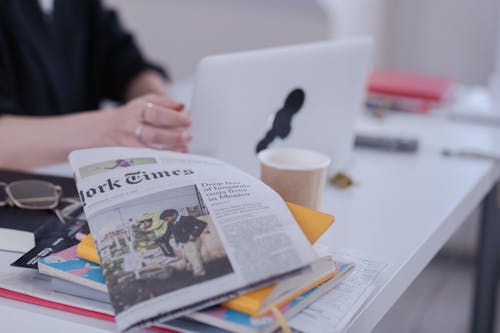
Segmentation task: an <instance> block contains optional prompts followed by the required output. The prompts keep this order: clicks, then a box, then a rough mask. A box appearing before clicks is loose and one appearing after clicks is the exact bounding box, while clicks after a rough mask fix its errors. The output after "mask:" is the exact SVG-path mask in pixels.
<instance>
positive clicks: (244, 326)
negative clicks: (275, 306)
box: [187, 261, 353, 333]
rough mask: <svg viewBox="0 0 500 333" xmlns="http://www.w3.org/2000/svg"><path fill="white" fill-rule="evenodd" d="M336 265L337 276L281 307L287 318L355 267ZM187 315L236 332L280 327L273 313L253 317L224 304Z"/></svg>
mask: <svg viewBox="0 0 500 333" xmlns="http://www.w3.org/2000/svg"><path fill="white" fill-rule="evenodd" d="M334 265H335V269H336V271H337V272H338V274H337V275H336V276H335V277H333V278H331V279H330V280H328V281H326V282H324V283H323V284H321V285H319V286H317V287H314V288H313V289H310V290H309V291H307V292H305V293H303V294H302V295H300V296H299V297H297V298H295V299H293V300H292V301H290V302H288V303H286V304H285V305H283V306H281V307H280V308H279V310H280V312H281V313H282V314H283V316H284V317H285V319H289V318H291V317H292V316H293V315H295V314H296V313H298V312H299V311H300V310H302V309H303V308H305V307H306V306H308V305H309V304H311V303H312V302H314V301H315V300H316V299H318V298H319V297H320V296H322V295H323V294H325V293H326V292H328V291H329V290H331V289H332V288H334V287H335V286H336V285H337V284H338V283H340V281H342V279H343V277H345V275H346V273H347V272H348V271H349V270H350V269H351V268H352V267H353V265H352V264H351V263H344V262H338V261H334ZM187 317H188V318H191V319H194V320H197V321H199V322H202V323H205V324H208V325H213V326H216V327H220V328H223V329H227V330H231V331H234V332H248V333H264V332H272V331H274V330H275V329H276V328H277V327H278V323H277V321H276V319H275V317H274V315H272V314H269V315H265V316H262V317H253V316H250V315H248V314H245V313H242V312H239V311H235V310H233V309H229V308H224V307H222V306H214V307H211V308H209V309H206V310H202V311H199V312H196V313H193V314H189V315H187Z"/></svg>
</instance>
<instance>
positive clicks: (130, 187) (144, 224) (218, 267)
mask: <svg viewBox="0 0 500 333" xmlns="http://www.w3.org/2000/svg"><path fill="white" fill-rule="evenodd" d="M69 159H70V163H71V166H72V167H73V170H74V172H75V179H76V182H77V188H78V193H79V195H80V199H81V201H82V202H83V203H84V210H85V214H86V216H87V219H88V223H89V226H90V229H91V232H92V234H93V235H94V240H95V242H96V247H97V250H98V253H99V257H100V261H101V266H102V270H103V275H104V277H105V280H106V285H107V288H108V290H109V294H110V299H111V303H112V305H113V308H114V311H115V314H116V324H117V326H118V329H119V330H121V331H124V330H128V329H130V328H133V327H138V326H145V325H150V324H153V323H155V322H159V321H165V320H168V319H173V318H176V317H179V316H181V315H183V314H185V313H189V312H193V311H196V310H199V309H201V308H204V307H207V306H210V305H214V304H217V303H220V302H222V301H225V300H227V299H229V298H232V297H235V296H237V295H240V294H242V293H245V292H248V291H250V290H253V289H256V288H260V287H263V286H266V285H269V284H271V283H275V282H277V281H278V280H280V279H283V278H284V277H287V276H290V275H293V274H297V273H300V272H301V271H303V270H304V269H307V268H308V267H309V266H310V264H311V263H312V262H314V261H315V260H317V259H318V257H317V255H316V254H315V252H314V251H313V249H312V247H311V245H310V244H309V242H308V241H307V239H306V237H305V236H304V234H303V233H302V232H301V230H300V228H299V227H298V225H297V223H296V222H295V220H294V218H293V216H292V215H291V213H290V211H289V210H288V208H287V206H286V205H285V203H284V202H283V200H282V199H281V198H280V197H279V196H278V194H276V193H275V192H274V191H273V190H271V189H270V188H269V187H268V186H266V185H265V184H263V183H262V182H261V181H260V180H258V179H256V178H254V177H252V176H250V175H248V174H246V173H244V172H243V171H241V170H239V169H237V168H235V167H232V166H230V165H228V164H226V163H224V162H222V161H220V160H216V159H212V158H208V157H204V156H196V155H189V154H180V153H174V152H166V151H159V150H151V149H142V148H95V149H86V150H78V151H74V152H72V153H71V154H70V157H69Z"/></svg>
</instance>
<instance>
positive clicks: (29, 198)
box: [6, 180, 60, 209]
mask: <svg viewBox="0 0 500 333" xmlns="http://www.w3.org/2000/svg"><path fill="white" fill-rule="evenodd" d="M6 190H7V191H8V193H9V194H10V197H11V199H12V200H14V201H15V203H16V205H18V206H19V207H21V208H27V209H48V208H54V207H55V206H57V204H58V201H59V196H60V193H59V192H58V191H57V188H56V187H55V186H54V185H52V184H51V183H49V182H45V181H42V180H22V181H16V182H13V183H10V184H9V185H8V186H7V188H6Z"/></svg>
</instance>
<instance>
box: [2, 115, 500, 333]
mask: <svg viewBox="0 0 500 333" xmlns="http://www.w3.org/2000/svg"><path fill="white" fill-rule="evenodd" d="M358 129H359V130H362V131H370V132H377V131H380V132H381V133H384V134H404V135H413V136H416V137H418V138H419V139H420V150H419V152H418V153H417V154H396V153H381V152H373V151H360V150H358V151H356V152H355V154H354V158H353V162H352V165H351V168H350V170H349V173H350V174H351V175H352V176H353V178H354V179H355V181H356V182H357V183H358V184H357V185H356V186H354V187H352V188H350V189H347V190H337V189H334V188H332V187H328V188H327V190H326V193H325V197H324V203H323V210H324V211H326V212H331V213H333V214H334V215H335V216H336V218H337V220H336V223H335V224H334V225H333V227H332V228H331V229H330V230H329V231H328V232H327V234H325V235H324V236H323V237H322V239H321V240H320V243H326V244H334V245H335V246H339V247H343V248H348V249H356V250H360V251H362V252H368V253H372V254H373V255H374V256H375V257H377V258H380V259H381V260H383V261H386V262H387V263H389V265H390V267H389V268H388V269H387V270H386V271H385V273H384V274H383V276H381V278H380V283H381V286H382V287H381V288H380V290H379V291H378V292H377V293H376V295H375V296H374V297H372V298H371V299H370V300H369V302H368V303H367V304H366V305H365V306H364V307H363V308H362V310H361V311H360V313H359V315H358V316H357V317H356V318H355V320H354V321H353V322H352V323H351V325H350V327H349V328H348V329H347V331H348V332H368V331H370V330H371V329H373V328H374V326H375V325H376V324H377V322H378V321H379V320H380V319H381V318H382V317H383V316H384V314H385V313H386V312H387V310H388V309H389V308H390V307H391V306H392V305H393V304H394V303H395V302H396V300H397V299H398V298H399V297H400V296H401V294H402V293H403V292H404V291H405V289H406V288H407V287H408V286H409V285H410V283H411V282H412V281H413V280H414V279H415V278H416V276H417V275H418V274H419V273H420V272H421V271H422V270H423V269H424V267H425V266H426V264H427V263H428V262H429V261H430V260H431V259H432V257H433V256H434V255H435V254H436V252H437V251H438V250H439V249H440V248H441V247H442V246H443V245H444V243H445V242H446V241H447V240H448V238H449V237H450V236H451V234H452V233H453V232H454V231H455V230H457V228H458V227H459V226H460V224H461V223H462V222H463V221H464V220H465V218H466V217H467V216H468V215H469V213H471V212H472V210H473V209H474V208H475V207H476V206H477V205H478V204H479V203H480V202H481V200H483V198H484V197H485V196H486V194H487V193H488V191H489V190H490V189H491V188H492V187H493V186H494V184H495V182H496V179H497V178H498V173H499V172H498V168H497V166H496V165H495V164H494V163H493V162H491V161H485V160H476V159H463V158H452V157H444V156H441V154H440V152H441V150H442V149H443V148H457V147H475V148H481V149H484V150H491V151H497V152H499V153H500V147H498V146H500V145H499V144H498V143H500V129H496V128H493V127H491V128H488V127H481V126H475V125H467V124H463V123H457V122H449V121H447V120H445V119H443V118H442V117H439V116H429V117H424V116H411V115H397V114H395V115H391V116H390V117H388V118H386V119H384V120H383V121H379V120H376V119H371V118H367V117H362V118H361V119H360V122H359V124H358ZM8 257H9V256H8V255H7V254H5V253H1V252H0V263H2V265H6V264H7V262H8V261H9V260H10V259H11V258H8ZM0 267H1V265H0ZM0 313H1V315H0V318H2V324H3V325H2V326H3V327H4V328H9V329H17V328H22V330H26V331H28V330H37V329H40V330H41V331H49V328H50V331H54V330H56V331H57V330H58V329H60V331H64V332H68V331H71V332H72V333H77V332H88V331H93V332H107V331H113V330H114V327H113V325H112V324H110V323H106V322H104V321H99V320H94V319H88V318H84V317H80V316H77V315H72V314H66V313H62V312H59V311H55V310H50V309H43V308H40V307H37V306H32V305H29V304H22V303H19V302H14V301H9V300H6V299H1V298H0ZM27 318H30V319H29V320H27Z"/></svg>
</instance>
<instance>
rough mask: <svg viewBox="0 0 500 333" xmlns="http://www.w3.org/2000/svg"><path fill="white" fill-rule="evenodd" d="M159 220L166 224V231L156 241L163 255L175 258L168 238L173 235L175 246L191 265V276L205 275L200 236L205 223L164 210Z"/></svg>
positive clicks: (174, 211)
mask: <svg viewBox="0 0 500 333" xmlns="http://www.w3.org/2000/svg"><path fill="white" fill-rule="evenodd" d="M160 220H162V221H164V222H166V223H167V231H166V232H165V233H164V234H163V236H161V237H159V238H158V239H157V243H158V244H159V246H160V248H161V249H162V250H163V252H164V253H165V255H167V256H175V253H174V250H173V249H172V246H171V245H170V237H171V236H172V235H173V236H174V240H175V242H176V243H177V246H178V247H179V248H180V249H182V251H183V253H184V257H185V259H186V261H187V262H188V263H189V264H190V265H191V268H192V270H193V275H194V276H203V275H205V268H204V267H203V260H202V258H201V239H200V238H201V237H200V236H201V233H202V232H203V230H205V228H206V227H207V223H206V222H204V221H202V220H199V219H197V218H196V217H194V216H180V215H179V213H178V212H177V210H176V209H167V210H164V211H163V212H162V213H161V214H160Z"/></svg>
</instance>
